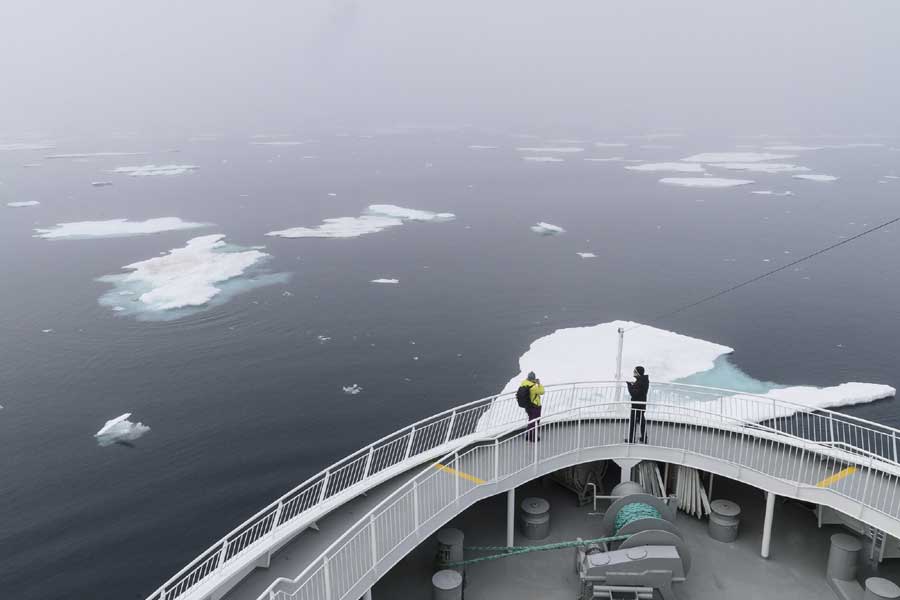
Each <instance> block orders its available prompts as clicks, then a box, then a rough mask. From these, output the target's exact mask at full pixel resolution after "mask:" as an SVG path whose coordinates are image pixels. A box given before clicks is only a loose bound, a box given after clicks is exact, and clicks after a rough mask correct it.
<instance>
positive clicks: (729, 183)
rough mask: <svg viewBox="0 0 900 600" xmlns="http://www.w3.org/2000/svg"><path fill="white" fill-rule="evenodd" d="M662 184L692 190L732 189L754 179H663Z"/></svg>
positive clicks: (749, 182)
mask: <svg viewBox="0 0 900 600" xmlns="http://www.w3.org/2000/svg"><path fill="white" fill-rule="evenodd" d="M659 182H660V183H664V184H666V185H677V186H681V187H692V188H730V187H735V186H738V185H748V184H751V183H753V180H752V179H728V178H725V177H663V178H662V179H660V180H659Z"/></svg>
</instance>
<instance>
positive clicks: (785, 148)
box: [765, 144, 825, 152]
mask: <svg viewBox="0 0 900 600" xmlns="http://www.w3.org/2000/svg"><path fill="white" fill-rule="evenodd" d="M823 148H825V146H794V145H791V144H783V145H780V146H766V148H765V149H766V150H771V151H772V152H808V151H810V150H822V149H823Z"/></svg>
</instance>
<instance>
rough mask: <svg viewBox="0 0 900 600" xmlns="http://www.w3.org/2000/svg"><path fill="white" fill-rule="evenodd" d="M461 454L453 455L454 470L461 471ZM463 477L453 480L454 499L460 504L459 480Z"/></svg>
mask: <svg viewBox="0 0 900 600" xmlns="http://www.w3.org/2000/svg"><path fill="white" fill-rule="evenodd" d="M460 466H461V465H460V464H459V452H455V453H454V454H453V468H454V469H456V470H457V471H459V467H460ZM460 479H462V478H461V477H459V476H457V477H454V478H453V499H454V500H455V501H456V503H457V504H459V480H460Z"/></svg>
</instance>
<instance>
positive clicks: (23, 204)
mask: <svg viewBox="0 0 900 600" xmlns="http://www.w3.org/2000/svg"><path fill="white" fill-rule="evenodd" d="M38 204H40V202H38V201H37V200H22V201H21V202H7V203H6V205H7V206H9V207H10V208H25V207H26V206H37V205H38Z"/></svg>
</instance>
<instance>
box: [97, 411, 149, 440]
mask: <svg viewBox="0 0 900 600" xmlns="http://www.w3.org/2000/svg"><path fill="white" fill-rule="evenodd" d="M130 417H131V413H125V414H124V415H119V416H118V417H116V418H115V419H110V420H109V421H107V422H106V424H105V425H104V426H103V427H101V428H100V431H98V432H97V433H95V434H94V437H95V438H96V439H97V443H98V444H99V445H101V446H109V445H111V444H119V443H126V444H127V443H129V442H133V441H134V440H136V439H138V438H139V437H141V436H142V435H144V434H145V433H147V432H148V431H150V428H149V427H147V426H146V425H144V424H143V423H140V422H138V423H132V422H131V421H129V418H130Z"/></svg>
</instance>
